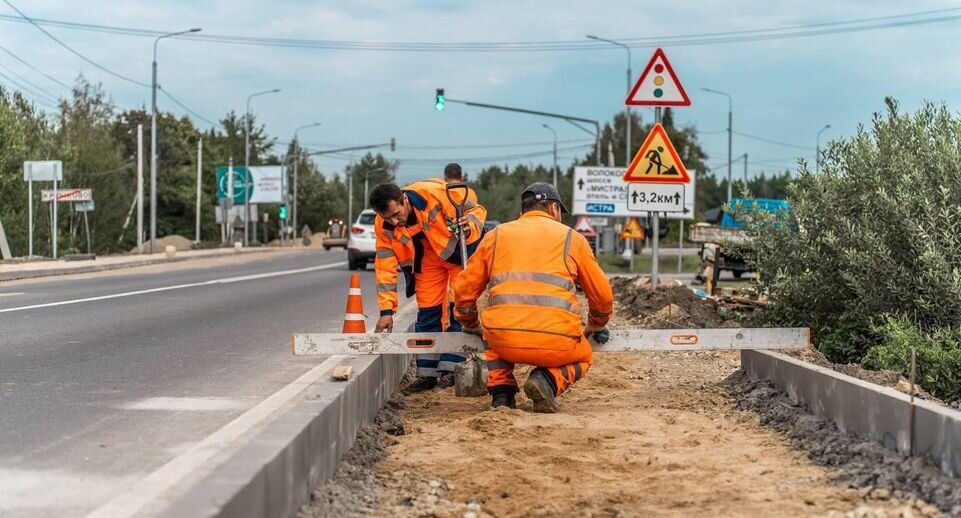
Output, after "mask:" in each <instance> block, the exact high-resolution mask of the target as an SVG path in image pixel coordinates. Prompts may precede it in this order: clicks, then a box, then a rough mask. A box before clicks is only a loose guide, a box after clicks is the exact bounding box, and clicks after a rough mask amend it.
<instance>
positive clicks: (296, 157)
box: [290, 122, 320, 239]
mask: <svg viewBox="0 0 961 518" xmlns="http://www.w3.org/2000/svg"><path fill="white" fill-rule="evenodd" d="M317 126H320V123H319V122H314V123H312V124H304V125H303V126H300V127H298V128H297V129H295V130H294V142H296V143H297V149H295V150H294V151H296V152H297V154H296V155H294V206H293V210H292V213H291V215H290V216H291V219H292V221H293V222H294V239H297V164H298V163H300V141H299V140H297V132H298V131H300V130H302V129H307V128H315V127H317Z"/></svg>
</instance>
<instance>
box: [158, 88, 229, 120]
mask: <svg viewBox="0 0 961 518" xmlns="http://www.w3.org/2000/svg"><path fill="white" fill-rule="evenodd" d="M157 90H160V92H161V93H162V94H164V95H165V96H167V98H168V99H170V100H171V101H173V102H174V104H176V105H177V106H180V107H181V108H183V109H184V110H185V111H186V112H187V113H189V114H191V115H193V116H194V117H197V118H198V119H200V120H202V121H204V122H206V123H207V124H210V125H211V126H213V127H214V128H216V127H218V126H220V123H217V122H214V121H212V120H210V119H208V118H207V117H204V116H203V115H200V114H199V113H197V112H195V111H193V110H191V109H190V108H188V107H187V106H186V105H185V104H184V103H182V102H180V101H179V100H177V98H176V97H174V96H173V95H170V92H168V91H167V90H165V89H164V88H163V87H162V86H160V85H157Z"/></svg>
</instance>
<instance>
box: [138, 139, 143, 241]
mask: <svg viewBox="0 0 961 518" xmlns="http://www.w3.org/2000/svg"><path fill="white" fill-rule="evenodd" d="M137 253H138V254H143V124H137Z"/></svg>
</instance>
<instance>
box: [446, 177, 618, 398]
mask: <svg viewBox="0 0 961 518" xmlns="http://www.w3.org/2000/svg"><path fill="white" fill-rule="evenodd" d="M566 212H567V208H566V207H564V204H563V203H562V202H561V197H560V195H559V194H558V192H557V189H556V188H555V187H554V186H553V185H551V184H548V183H543V182H538V183H534V184H531V185H530V186H528V187H527V188H526V189H524V192H523V193H522V194H521V217H520V218H519V219H517V220H516V221H512V222H509V223H503V224H501V225H498V226H497V227H496V228H495V229H494V230H492V231H491V232H489V233H488V234H487V235H486V236H485V237H484V239H483V240H482V241H481V243H480V246H479V247H478V248H477V252H476V253H475V254H474V255H473V257H471V259H470V262H469V263H468V264H467V269H466V270H464V272H462V273H461V274H460V275H459V276H458V277H457V280H456V281H455V282H454V314H455V316H456V317H457V320H459V321H460V323H461V324H462V325H463V328H464V332H468V333H474V334H482V335H483V338H484V341H486V342H487V345H488V348H487V351H486V352H485V355H486V359H487V368H488V370H489V372H490V375H489V377H488V379H487V390H488V392H490V394H491V406H492V407H494V408H497V407H503V406H506V407H510V408H514V407H515V406H516V403H515V400H514V395H515V394H516V393H517V380H516V379H515V378H514V364H515V363H523V364H527V365H534V366H536V368H535V369H534V370H533V371H531V373H530V376H529V377H528V378H527V381H526V382H525V383H524V393H525V394H526V395H527V397H528V398H530V400H531V401H532V402H533V404H534V411H535V412H547V413H554V412H557V411H558V410H559V408H560V407H559V405H558V404H557V399H556V398H557V396H559V395H561V394H562V393H563V392H564V391H565V390H567V389H568V388H569V387H570V386H571V385H572V384H573V383H574V382H576V381H577V380H579V379H581V378H582V377H584V374H585V373H587V370H588V369H589V368H590V366H591V361H592V351H591V345H590V343H589V342H588V341H587V338H590V337H592V338H594V340H595V341H597V342H598V343H605V342H607V340H608V337H609V335H608V332H607V328H606V327H605V326H606V325H607V321H608V319H609V318H610V316H611V310H612V306H613V296H612V294H611V285H610V283H609V282H608V280H607V277H606V276H605V275H604V272H603V271H602V270H601V267H600V265H598V264H597V260H596V259H595V258H594V254H593V253H592V252H591V247H590V245H589V244H588V242H587V239H586V238H584V236H582V235H581V234H579V233H577V232H575V231H574V229H572V228H570V227H568V226H567V225H564V224H563V223H561V214H562V213H566ZM577 285H580V286H581V287H582V288H583V290H584V294H585V295H586V296H587V303H588V306H589V312H588V320H587V326H586V327H584V328H583V329H582V328H581V316H580V311H581V309H580V304H579V303H578V299H577V288H576V286H577ZM485 289H487V290H488V301H487V306H486V307H485V308H484V311H483V314H482V315H481V316H480V318H478V313H477V299H478V297H480V296H481V294H482V293H483V292H484V290H485Z"/></svg>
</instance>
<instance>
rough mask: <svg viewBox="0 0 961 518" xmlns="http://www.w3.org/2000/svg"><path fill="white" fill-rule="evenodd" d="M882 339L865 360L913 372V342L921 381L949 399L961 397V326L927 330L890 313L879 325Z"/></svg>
mask: <svg viewBox="0 0 961 518" xmlns="http://www.w3.org/2000/svg"><path fill="white" fill-rule="evenodd" d="M875 329H876V331H877V332H878V333H879V334H880V335H881V336H882V340H883V341H882V343H881V344H880V345H877V346H875V347H873V348H872V349H871V350H870V351H868V354H867V356H865V358H864V360H863V361H862V364H863V365H864V366H865V367H867V368H869V369H885V370H891V371H895V372H898V373H900V374H901V375H903V376H904V377H905V378H909V379H910V376H911V346H914V347H915V348H916V350H917V356H916V367H917V384H918V385H920V386H921V387H922V388H924V390H926V391H928V392H930V393H931V394H932V395H934V396H936V397H938V398H941V399H943V400H945V401H947V402H951V401H959V400H961V326H955V327H951V328H944V329H938V330H936V331H934V332H933V333H925V332H923V331H921V330H920V329H918V327H917V326H915V325H914V324H912V323H911V322H909V321H907V320H904V319H901V318H895V317H888V318H886V319H884V321H883V322H882V323H881V324H880V325H878V326H876V328H875Z"/></svg>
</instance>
